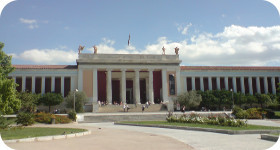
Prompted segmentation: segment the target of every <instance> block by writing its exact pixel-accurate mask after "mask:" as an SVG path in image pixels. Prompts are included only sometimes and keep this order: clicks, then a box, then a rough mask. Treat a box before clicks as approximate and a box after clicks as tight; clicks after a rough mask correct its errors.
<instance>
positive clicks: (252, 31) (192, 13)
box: [0, 0, 280, 66]
mask: <svg viewBox="0 0 280 150" xmlns="http://www.w3.org/2000/svg"><path fill="white" fill-rule="evenodd" d="M0 2H1V0H0ZM129 34H130V36H131V38H130V45H129V46H128V44H127V43H128V37H129ZM0 42H3V43H4V44H5V47H4V49H3V50H4V52H5V53H7V54H9V55H12V56H13V59H12V63H13V64H37V65H41V64H52V65H55V64H57V65H58V64H63V65H73V64H76V59H77V58H78V47H79V45H82V46H85V48H84V50H83V51H82V53H93V46H94V45H96V46H97V48H98V53H107V54H162V47H163V46H164V47H165V49H166V54H170V55H174V54H175V52H174V48H175V47H178V48H179V49H180V50H179V56H180V59H181V60H182V63H181V65H187V66H280V16H279V13H278V11H277V9H276V7H274V5H272V4H271V3H269V2H266V1H264V0H16V1H15V2H11V3H9V4H8V5H7V6H6V7H5V8H4V9H3V12H2V14H1V16H0Z"/></svg>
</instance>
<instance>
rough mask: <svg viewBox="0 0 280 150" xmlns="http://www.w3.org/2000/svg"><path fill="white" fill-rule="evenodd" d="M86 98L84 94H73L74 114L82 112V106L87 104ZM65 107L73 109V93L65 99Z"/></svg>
mask: <svg viewBox="0 0 280 150" xmlns="http://www.w3.org/2000/svg"><path fill="white" fill-rule="evenodd" d="M87 99H88V98H87V96H86V93H85V92H83V91H82V92H80V91H79V92H75V111H76V112H84V105H85V102H87ZM65 101H66V107H67V108H74V105H73V104H74V92H73V91H72V92H70V93H69V94H68V95H67V97H66V98H65Z"/></svg>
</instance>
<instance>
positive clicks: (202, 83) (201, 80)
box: [200, 77, 204, 91]
mask: <svg viewBox="0 0 280 150" xmlns="http://www.w3.org/2000/svg"><path fill="white" fill-rule="evenodd" d="M200 90H201V91H204V82H203V77H200Z"/></svg>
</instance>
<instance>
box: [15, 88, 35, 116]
mask: <svg viewBox="0 0 280 150" xmlns="http://www.w3.org/2000/svg"><path fill="white" fill-rule="evenodd" d="M18 98H19V99H20V100H21V109H20V110H21V111H24V112H30V113H32V112H35V111H36V107H37V104H38V101H39V98H40V95H39V94H32V93H29V92H22V93H18Z"/></svg>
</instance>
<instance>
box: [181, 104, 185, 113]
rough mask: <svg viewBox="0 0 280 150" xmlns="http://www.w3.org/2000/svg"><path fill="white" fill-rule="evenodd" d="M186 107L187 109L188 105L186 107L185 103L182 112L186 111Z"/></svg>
mask: <svg viewBox="0 0 280 150" xmlns="http://www.w3.org/2000/svg"><path fill="white" fill-rule="evenodd" d="M185 109H186V107H185V105H184V106H183V108H182V112H183V113H185Z"/></svg>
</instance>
